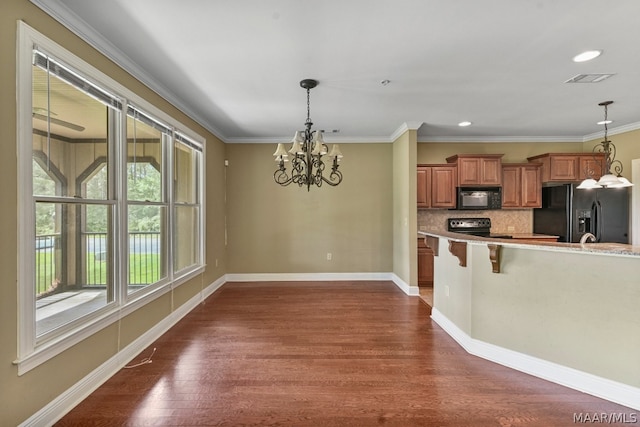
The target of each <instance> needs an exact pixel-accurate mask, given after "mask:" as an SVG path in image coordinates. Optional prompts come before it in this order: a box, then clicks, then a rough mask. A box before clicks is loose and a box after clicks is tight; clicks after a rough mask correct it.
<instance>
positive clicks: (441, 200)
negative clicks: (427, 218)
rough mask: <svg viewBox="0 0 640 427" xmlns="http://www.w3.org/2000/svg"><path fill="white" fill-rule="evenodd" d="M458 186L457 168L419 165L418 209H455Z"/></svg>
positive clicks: (452, 166)
mask: <svg viewBox="0 0 640 427" xmlns="http://www.w3.org/2000/svg"><path fill="white" fill-rule="evenodd" d="M456 186H457V169H456V166H454V165H449V164H447V165H418V182H417V191H418V194H417V205H418V208H419V209H428V208H455V207H456Z"/></svg>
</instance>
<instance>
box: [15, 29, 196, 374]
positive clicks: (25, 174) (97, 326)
mask: <svg viewBox="0 0 640 427" xmlns="http://www.w3.org/2000/svg"><path fill="white" fill-rule="evenodd" d="M17 32H18V37H17V46H16V47H17V70H16V88H17V111H16V112H17V141H16V143H17V147H16V150H17V157H18V164H17V168H18V176H17V178H18V183H17V190H18V195H17V199H18V200H17V202H18V203H17V209H18V224H17V227H18V239H17V240H18V248H17V251H18V283H17V288H18V289H17V291H18V300H17V304H18V319H17V320H18V331H17V333H18V348H17V359H16V360H15V361H14V364H15V365H17V366H18V375H23V374H24V373H26V372H28V371H30V370H31V369H33V368H35V367H36V366H38V365H40V364H42V363H44V362H46V361H47V360H49V359H51V358H52V357H54V356H55V355H57V354H60V353H61V352H63V351H64V350H66V349H68V348H70V347H71V346H73V345H75V344H77V343H79V342H80V341H82V340H84V339H86V338H87V337H90V336H91V335H93V334H95V333H97V332H98V331H100V330H101V329H103V328H105V327H107V326H108V325H110V324H112V323H114V322H117V321H118V320H119V319H122V318H123V317H125V316H127V315H128V314H130V313H132V312H133V311H135V310H137V309H139V308H140V307H142V306H144V305H146V304H147V303H149V302H151V301H153V300H155V299H156V298H158V297H160V296H161V295H164V294H165V293H167V292H170V291H172V290H173V289H174V288H175V287H176V286H178V285H179V284H181V283H183V282H184V281H186V280H188V279H190V278H192V277H194V276H196V275H198V274H201V273H202V272H203V271H204V269H205V259H206V254H205V246H204V235H205V226H206V223H205V203H206V200H205V194H206V191H205V174H204V167H205V156H206V154H205V142H206V140H205V139H204V138H203V137H202V136H200V135H198V134H197V133H195V132H193V131H192V130H191V129H189V128H188V127H186V126H184V125H183V124H182V123H180V122H179V121H178V120H176V119H175V118H173V117H172V116H170V115H169V114H166V113H165V112H164V111H162V110H160V109H159V108H157V107H155V106H154V105H153V104H151V103H149V102H147V101H145V100H144V99H143V98H142V97H140V96H138V95H137V94H136V93H134V92H132V91H130V90H129V89H127V88H126V87H125V86H123V85H121V84H120V83H118V82H116V81H115V80H113V79H111V78H110V77H108V76H107V75H106V74H104V73H102V72H101V71H99V70H98V69H97V68H95V67H93V66H92V65H90V64H88V63H87V62H85V61H84V60H82V59H80V58H79V57H77V56H75V55H74V54H72V53H71V52H69V51H68V50H66V49H65V48H64V47H62V46H60V45H59V44H57V43H55V42H54V41H52V40H51V39H49V38H47V37H46V36H44V35H42V34H40V33H39V32H37V31H36V30H34V29H33V28H31V27H30V26H29V25H27V24H25V23H24V22H22V21H18V29H17ZM34 49H38V50H39V51H41V52H45V53H46V54H48V55H51V56H52V57H53V58H55V59H57V60H59V61H61V62H62V63H64V64H65V65H66V66H68V67H69V68H70V69H71V70H72V71H77V72H78V73H80V74H81V75H82V77H83V78H86V79H87V80H88V81H90V82H91V83H92V84H94V85H95V86H96V87H97V88H99V89H102V90H105V91H107V92H108V93H110V94H114V95H115V96H117V97H118V99H120V100H121V101H122V106H121V109H120V110H119V111H120V113H119V114H117V115H118V116H119V118H118V120H119V122H118V124H117V126H119V129H118V132H117V136H116V141H115V144H113V145H115V147H113V148H111V149H110V150H111V151H110V153H112V155H110V159H109V162H112V165H111V166H112V168H113V177H112V178H110V184H111V185H112V189H113V190H110V191H109V193H113V194H110V196H111V195H112V196H113V200H114V202H113V207H112V209H113V212H114V219H113V225H112V228H113V230H112V231H111V236H110V238H113V245H114V246H113V247H114V249H113V262H112V267H111V268H112V270H113V277H114V285H113V286H114V301H113V302H109V303H107V305H106V306H104V307H101V308H100V309H98V310H96V311H95V312H92V313H90V314H88V315H85V316H82V317H79V318H78V319H75V320H74V321H72V322H71V323H70V324H67V325H64V326H62V327H60V328H58V329H57V330H56V331H55V333H47V334H44V335H43V336H41V337H36V322H35V319H36V316H35V314H36V308H35V301H36V296H35V293H36V292H35V271H34V267H33V265H34V262H35V261H34V260H35V252H34V242H35V229H34V224H35V199H36V198H35V197H34V195H33V182H32V179H33V175H32V173H33V172H32V167H33V165H32V163H33V148H32V147H33V144H32V138H33V125H32V115H31V112H32V67H33V55H34V53H33V50H34ZM128 106H134V107H135V108H137V109H138V108H139V109H140V110H141V111H143V112H144V113H147V114H148V115H150V116H151V117H153V118H157V119H158V120H160V121H161V122H163V123H166V124H167V125H168V126H169V127H170V128H171V136H170V141H169V143H168V144H167V145H168V147H169V148H166V149H164V150H165V151H164V152H163V155H166V156H167V158H166V160H163V161H167V162H169V163H168V165H169V166H168V167H167V172H168V173H167V176H166V178H165V179H166V185H167V186H168V187H167V188H166V190H165V191H166V194H167V197H168V199H167V202H168V207H167V210H168V213H167V216H168V220H167V221H166V222H167V224H165V225H164V227H165V228H166V233H167V237H168V248H167V255H166V256H167V258H168V259H167V265H166V268H167V278H166V280H162V281H160V282H156V283H154V284H152V285H150V286H148V289H147V288H145V289H144V290H143V291H137V292H134V293H130V294H128V293H127V283H128V274H129V273H128V252H129V251H128V245H129V242H128V229H127V218H128V217H127V213H128V209H127V203H128V200H127V193H126V185H127V184H126V179H127V178H126V168H127V131H126V118H127V108H128ZM110 126H111V125H110ZM177 134H182V135H186V136H188V137H189V138H190V139H191V140H192V141H193V142H194V143H195V144H196V145H199V148H200V151H201V155H200V157H199V159H200V163H199V165H198V166H199V175H200V176H199V179H200V181H199V182H198V185H199V189H198V191H199V204H200V209H201V212H200V218H199V226H200V233H198V236H197V239H198V242H199V255H200V259H199V262H198V263H196V265H194V266H193V267H192V268H188V269H185V270H183V271H179V272H175V271H174V269H173V262H172V255H173V250H174V248H173V244H174V236H173V233H174V231H173V221H174V218H173V217H174V214H173V209H174V195H173V187H172V186H173V167H172V165H173V144H174V143H175V141H176V140H175V137H176V135H177ZM37 199H38V200H40V199H44V200H46V201H52V202H56V203H66V202H73V200H69V199H68V198H57V197H53V198H48V197H44V198H43V197H38V198H37ZM109 200H111V197H109ZM109 200H103V201H100V204H105V205H108V204H110V201H109ZM76 202H77V203H79V204H86V203H92V202H96V201H93V200H80V201H76Z"/></svg>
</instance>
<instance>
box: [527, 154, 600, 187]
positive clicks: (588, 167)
mask: <svg viewBox="0 0 640 427" xmlns="http://www.w3.org/2000/svg"><path fill="white" fill-rule="evenodd" d="M527 160H529V161H530V162H535V163H541V164H542V182H574V181H575V182H577V181H582V180H583V179H586V178H593V179H598V178H600V176H601V175H602V174H603V173H604V169H605V166H604V165H605V160H604V154H603V153H546V154H541V155H539V156H534V157H529V158H528V159H527Z"/></svg>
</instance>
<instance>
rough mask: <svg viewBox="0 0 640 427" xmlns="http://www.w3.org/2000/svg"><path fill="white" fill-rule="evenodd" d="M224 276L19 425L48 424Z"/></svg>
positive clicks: (220, 282)
mask: <svg viewBox="0 0 640 427" xmlns="http://www.w3.org/2000/svg"><path fill="white" fill-rule="evenodd" d="M224 282H225V280H224V277H220V278H219V279H217V280H216V281H215V282H213V283H212V284H210V285H209V286H207V287H206V288H205V289H203V290H202V291H201V292H198V293H197V294H196V295H194V296H193V297H192V298H191V299H190V300H189V301H187V302H186V303H184V304H182V305H181V306H180V307H178V308H177V309H176V310H174V311H173V312H172V313H171V314H169V315H168V316H167V317H165V318H164V319H162V320H161V321H160V322H159V323H157V324H156V325H155V326H153V327H152V328H151V329H149V330H148V331H147V332H145V333H144V334H143V335H141V336H140V337H138V338H137V339H136V340H135V341H133V342H132V343H131V344H129V345H128V346H126V347H125V348H123V349H122V350H120V351H119V352H118V353H116V354H115V355H114V356H113V357H111V358H110V359H108V360H107V361H106V362H104V363H103V364H102V365H100V366H99V367H98V368H96V369H94V370H93V371H92V372H91V373H90V374H89V375H87V376H85V377H84V378H82V379H81V380H80V381H78V382H77V383H75V384H74V385H73V386H72V387H70V388H69V389H67V390H66V391H64V392H63V393H62V394H60V395H59V396H58V397H56V398H55V399H54V400H52V401H51V402H49V404H47V405H46V406H45V407H44V408H42V409H40V410H39V411H38V412H36V413H35V414H33V415H32V416H31V417H29V418H28V419H27V420H25V421H24V422H23V423H21V424H20V426H34V427H36V426H37V427H42V426H50V425H53V424H54V423H55V422H56V421H58V420H59V419H60V418H62V417H63V416H64V415H65V414H66V413H67V412H69V411H71V409H73V408H74V407H75V406H76V405H78V404H79V403H80V402H81V401H82V400H84V399H86V398H87V397H88V396H89V395H90V394H91V393H93V392H94V391H95V390H96V389H97V388H98V387H100V386H101V385H102V384H104V383H105V382H106V381H107V380H108V379H109V378H111V377H112V376H113V375H115V374H116V373H117V372H118V371H119V370H120V369H122V368H123V367H124V366H126V365H127V363H129V362H130V361H131V360H132V359H133V358H134V357H136V356H137V355H138V354H139V353H140V352H141V351H142V350H144V349H145V348H147V347H148V346H150V345H151V344H152V343H153V342H154V341H155V340H157V339H158V338H160V337H161V336H162V334H164V333H165V332H167V331H168V330H169V329H170V328H171V327H172V326H173V325H175V324H176V323H178V321H180V319H182V318H183V317H184V316H186V315H187V314H188V313H189V312H190V311H191V310H193V309H194V308H195V307H196V306H198V304H200V303H202V302H203V301H204V300H205V299H206V298H207V297H208V296H209V295H211V294H212V293H213V292H215V291H216V290H217V289H218V288H220V286H222V285H223V284H224Z"/></svg>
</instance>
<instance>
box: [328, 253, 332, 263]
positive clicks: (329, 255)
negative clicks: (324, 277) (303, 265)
mask: <svg viewBox="0 0 640 427" xmlns="http://www.w3.org/2000/svg"><path fill="white" fill-rule="evenodd" d="M331 258H333V255H331V252H327V261H331Z"/></svg>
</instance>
